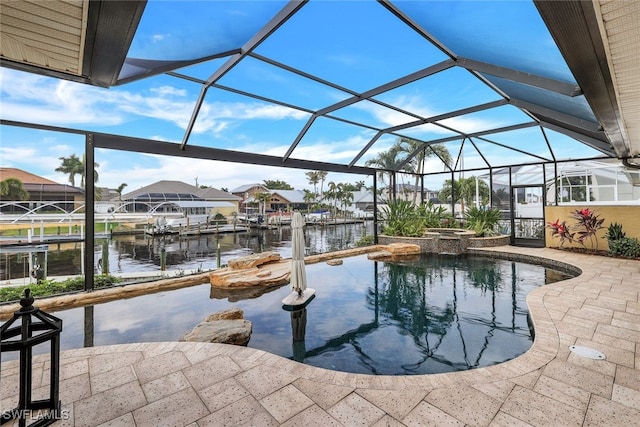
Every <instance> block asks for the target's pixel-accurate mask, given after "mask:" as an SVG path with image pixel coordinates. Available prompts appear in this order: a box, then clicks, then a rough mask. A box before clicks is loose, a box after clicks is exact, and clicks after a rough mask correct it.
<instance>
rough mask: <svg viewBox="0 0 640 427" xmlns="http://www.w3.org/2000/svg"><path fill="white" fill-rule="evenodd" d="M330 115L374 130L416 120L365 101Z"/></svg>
mask: <svg viewBox="0 0 640 427" xmlns="http://www.w3.org/2000/svg"><path fill="white" fill-rule="evenodd" d="M330 115H331V116H334V117H339V118H342V119H345V120H349V121H353V122H356V123H362V124H363V125H366V126H372V127H374V128H376V129H385V128H388V127H392V126H398V125H404V124H406V123H411V122H413V121H415V120H416V118H415V117H413V116H409V115H407V114H404V113H402V112H401V111H397V110H394V109H391V108H387V107H385V106H383V105H380V104H377V103H375V102H371V101H367V100H365V101H360V102H356V103H355V104H351V105H349V106H346V107H343V108H340V109H338V110H335V111H332V112H331V113H330Z"/></svg>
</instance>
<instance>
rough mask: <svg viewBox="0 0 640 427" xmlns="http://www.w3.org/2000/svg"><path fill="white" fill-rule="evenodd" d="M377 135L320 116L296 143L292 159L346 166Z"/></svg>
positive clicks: (364, 129)
mask: <svg viewBox="0 0 640 427" xmlns="http://www.w3.org/2000/svg"><path fill="white" fill-rule="evenodd" d="M374 133H375V132H374V131H371V130H369V129H366V128H363V127H361V126H355V125H352V124H348V123H344V122H341V121H339V120H333V119H328V118H326V117H318V118H317V119H316V120H315V121H314V122H313V125H312V126H311V127H310V128H309V130H308V131H307V132H306V133H305V134H304V136H303V137H302V139H301V140H300V142H299V143H298V144H297V146H296V147H295V149H294V150H293V152H292V153H291V157H292V158H294V159H302V160H304V159H321V160H322V161H326V162H331V163H338V164H343V165H347V164H349V163H350V162H351V161H352V160H353V159H354V158H355V157H356V155H357V154H358V153H359V152H360V151H361V150H362V148H363V147H364V146H365V145H366V144H367V143H368V142H369V141H370V140H371V138H372V137H373V135H374Z"/></svg>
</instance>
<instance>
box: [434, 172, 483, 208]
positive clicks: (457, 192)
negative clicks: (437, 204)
mask: <svg viewBox="0 0 640 427" xmlns="http://www.w3.org/2000/svg"><path fill="white" fill-rule="evenodd" d="M476 180H477V183H476ZM476 190H477V192H478V196H479V198H480V200H479V203H480V204H482V205H486V204H487V203H488V202H489V193H490V189H489V186H488V185H487V183H486V182H484V181H483V180H481V179H477V178H476V177H475V176H470V177H468V178H460V179H457V180H454V181H453V183H452V181H451V180H450V179H448V180H446V181H445V182H444V185H443V187H442V189H441V190H440V193H439V194H438V197H439V198H440V200H451V199H453V200H452V201H453V203H457V202H460V205H461V208H462V212H466V209H465V206H467V205H471V204H473V201H474V200H475V197H476ZM452 193H453V197H452Z"/></svg>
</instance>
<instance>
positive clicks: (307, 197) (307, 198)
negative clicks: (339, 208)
mask: <svg viewBox="0 0 640 427" xmlns="http://www.w3.org/2000/svg"><path fill="white" fill-rule="evenodd" d="M303 191H304V196H303V200H304V202H305V203H306V204H307V213H309V212H310V211H311V209H310V207H309V206H310V205H311V204H312V203H313V202H314V201H315V200H316V193H312V192H311V191H309V190H307V189H306V188H305V189H304V190H303Z"/></svg>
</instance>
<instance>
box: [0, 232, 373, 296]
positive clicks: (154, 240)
mask: <svg viewBox="0 0 640 427" xmlns="http://www.w3.org/2000/svg"><path fill="white" fill-rule="evenodd" d="M373 226H374V225H373V221H366V222H364V223H357V224H335V225H334V224H329V225H324V226H320V225H308V226H306V227H305V230H304V232H305V252H306V255H313V254H318V253H325V252H332V251H336V250H341V249H346V248H350V247H354V246H355V244H356V242H358V241H359V240H360V239H361V238H362V237H363V236H365V235H372V234H373ZM84 250H85V248H84V244H83V243H82V242H73V243H51V244H48V251H47V253H46V256H45V254H44V253H39V254H31V255H29V254H28V253H26V252H25V253H9V254H2V257H1V258H0V284H2V283H9V282H10V283H11V284H22V283H21V282H25V281H26V283H24V284H28V283H29V282H30V281H33V278H30V277H29V274H30V265H33V264H34V263H39V264H40V265H44V264H46V275H47V277H56V276H58V277H59V276H71V275H80V274H83V272H84V271H87V270H89V269H87V268H85V266H84V265H83V254H84ZM105 250H106V251H108V255H106V252H105ZM266 251H273V252H277V253H279V254H280V256H281V257H282V258H290V257H291V227H290V226H286V225H283V226H281V227H278V228H275V229H251V230H249V231H243V232H229V233H220V234H202V235H194V236H179V235H163V236H149V235H145V234H129V235H113V236H110V237H109V238H108V239H106V240H101V239H96V246H95V248H94V253H95V260H96V265H95V266H93V267H92V268H93V270H94V272H96V273H97V272H100V268H101V266H102V263H104V262H105V259H106V260H107V261H106V262H107V263H108V272H109V273H110V274H114V275H119V274H126V273H138V272H140V273H149V272H154V271H157V272H161V271H178V272H179V271H185V272H190V271H198V270H200V271H207V270H212V269H215V268H218V267H219V266H224V265H225V264H226V263H227V262H228V261H229V259H233V258H238V257H242V256H246V255H250V254H253V253H259V252H266ZM29 256H33V257H37V259H36V260H32V262H31V264H30V263H29Z"/></svg>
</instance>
